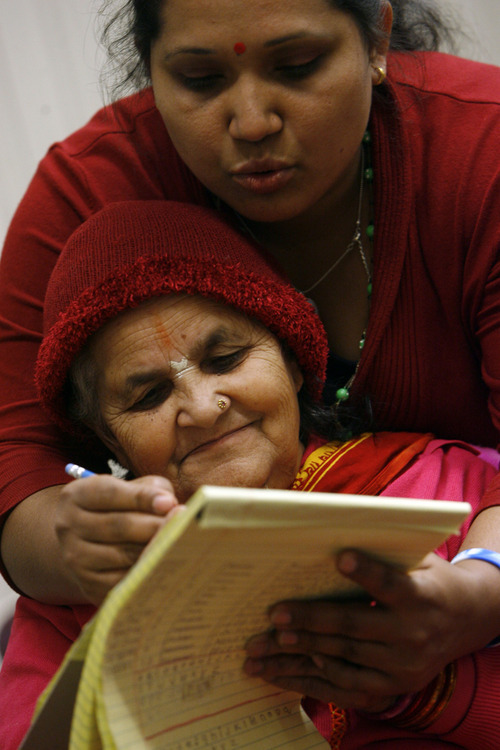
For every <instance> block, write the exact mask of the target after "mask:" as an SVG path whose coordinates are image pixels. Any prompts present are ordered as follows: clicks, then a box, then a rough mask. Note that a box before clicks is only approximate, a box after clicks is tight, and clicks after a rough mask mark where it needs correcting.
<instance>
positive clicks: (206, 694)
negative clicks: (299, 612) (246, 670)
mask: <svg viewBox="0 0 500 750" xmlns="http://www.w3.org/2000/svg"><path fill="white" fill-rule="evenodd" d="M468 513H470V506H469V505H468V504H467V503H452V502H444V501H430V500H409V499H397V498H382V497H368V496H358V495H356V496H353V495H343V494H327V493H303V494H302V493H297V492H291V491H287V490H284V491H281V490H249V489H236V488H230V487H202V488H201V489H200V490H199V491H198V492H197V493H196V494H195V495H194V496H193V497H192V498H191V500H190V501H189V502H188V504H187V511H186V512H184V513H181V514H179V515H178V516H177V517H176V518H175V519H174V520H173V521H172V522H171V523H169V524H168V525H166V526H165V527H164V528H163V529H162V531H161V532H160V533H159V534H158V535H157V537H156V538H155V540H154V541H153V543H152V544H151V545H150V546H149V548H148V549H147V551H146V553H145V554H144V555H143V557H142V558H141V559H140V561H139V562H138V563H137V564H136V565H135V566H134V567H133V568H132V570H131V571H130V573H129V574H128V575H127V577H126V578H125V579H124V580H123V581H122V582H121V583H120V584H119V585H118V586H117V587H116V588H115V589H114V590H113V591H112V592H111V593H110V594H109V596H108V597H107V599H106V601H105V602H104V604H103V605H102V607H101V608H100V610H99V612H98V613H97V615H96V616H95V618H94V619H93V620H92V622H91V623H89V624H88V625H87V627H86V628H85V629H84V631H83V633H82V635H81V637H80V639H79V640H78V641H77V642H76V643H75V644H74V646H73V647H72V649H71V650H70V652H69V653H68V655H67V657H66V659H65V662H64V664H63V666H62V667H61V669H60V670H59V672H58V674H57V675H56V677H55V678H54V680H53V681H52V683H51V685H50V686H49V688H48V689H47V691H46V692H45V694H44V696H43V697H42V699H41V701H40V702H39V707H38V712H37V718H36V720H35V721H34V723H33V726H32V728H31V730H30V732H29V733H28V736H27V738H26V739H25V741H24V743H23V746H22V748H23V750H35V749H36V750H45V748H47V750H49V748H50V750H58V748H68V747H69V748H70V750H94V748H95V749H96V750H97V749H98V748H105V749H106V750H112V749H115V748H119V750H143V749H144V748H148V749H149V748H151V749H154V750H160V749H161V750H194V749H196V750H203V749H204V748H205V749H206V750H209V749H210V750H229V749H231V750H234V749H241V750H243V749H245V750H276V749H277V748H287V749H288V748H294V750H310V749H312V748H323V747H327V746H328V745H327V743H325V741H324V740H323V739H322V738H321V737H320V735H319V734H318V733H317V732H316V730H315V729H314V727H313V725H312V724H311V722H310V721H309V719H308V718H307V717H306V716H305V715H304V714H303V712H302V710H301V708H300V696H299V695H297V694H295V693H289V692H284V691H280V690H278V689H277V688H274V687H273V686H271V685H268V684H266V683H265V682H263V681H262V680H260V679H258V678H249V677H246V676H245V675H244V674H243V673H242V663H243V658H244V654H243V645H244V643H245V641H246V639H247V638H248V637H249V636H251V635H253V634H255V633H258V632H259V631H261V630H264V629H266V628H267V627H268V621H267V619H266V616H265V613H266V609H267V607H268V606H269V605H270V604H272V603H273V602H275V601H277V600H279V599H282V598H288V597H295V598H297V597H316V596H321V597H329V596H333V595H336V596H353V595H359V591H358V592H357V591H356V590H355V589H354V588H353V586H352V584H350V583H349V582H348V581H346V579H343V578H342V577H341V576H340V575H339V574H338V573H337V571H336V569H335V564H334V556H335V553H336V552H337V551H339V550H340V549H342V548H345V547H356V548H358V549H362V550H365V551H366V552H368V553H370V554H372V555H375V556H377V557H379V558H382V559H384V560H388V561H391V562H393V563H396V564H398V565H400V566H402V567H403V568H409V567H411V566H413V565H415V564H416V563H417V562H419V560H420V559H421V558H422V557H423V556H424V554H426V553H427V552H428V551H430V550H432V549H434V548H435V547H437V546H438V545H439V544H440V543H441V542H442V541H444V539H445V538H447V537H448V536H449V535H450V534H452V533H455V532H456V531H457V529H458V527H459V525H460V523H461V522H462V521H463V520H464V519H465V517H466V516H467V514H468ZM70 724H71V729H70ZM69 734H70V739H69V740H68V736H69Z"/></svg>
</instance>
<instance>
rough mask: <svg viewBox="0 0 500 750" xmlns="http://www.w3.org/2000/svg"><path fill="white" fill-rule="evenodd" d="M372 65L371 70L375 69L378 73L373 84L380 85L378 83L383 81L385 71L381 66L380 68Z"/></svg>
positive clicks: (385, 75) (385, 76)
mask: <svg viewBox="0 0 500 750" xmlns="http://www.w3.org/2000/svg"><path fill="white" fill-rule="evenodd" d="M372 67H373V70H376V71H377V73H378V78H377V81H376V83H375V86H380V84H381V83H383V82H384V81H385V79H386V78H387V73H386V72H385V70H384V69H383V68H381V67H380V66H378V65H373V66H372Z"/></svg>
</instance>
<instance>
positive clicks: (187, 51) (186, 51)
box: [163, 31, 320, 60]
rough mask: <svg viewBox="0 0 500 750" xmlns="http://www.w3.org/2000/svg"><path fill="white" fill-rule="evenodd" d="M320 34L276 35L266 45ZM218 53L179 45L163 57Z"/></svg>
mask: <svg viewBox="0 0 500 750" xmlns="http://www.w3.org/2000/svg"><path fill="white" fill-rule="evenodd" d="M319 36H320V35H319V34H314V33H312V32H309V31H298V32H297V33H296V34H286V35H285V36H280V37H276V39H270V40H269V41H267V42H264V47H265V48H266V49H268V48H270V47H277V46H279V45H280V44H286V43H287V42H293V41H295V40H297V39H305V38H312V37H319ZM215 54H217V50H215V49H210V48H208V47H178V48H177V49H174V50H172V52H167V53H166V54H165V55H164V57H163V59H164V60H170V59H171V58H172V57H176V56H177V55H200V56H201V55H215Z"/></svg>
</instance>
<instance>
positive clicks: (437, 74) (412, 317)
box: [0, 53, 500, 516]
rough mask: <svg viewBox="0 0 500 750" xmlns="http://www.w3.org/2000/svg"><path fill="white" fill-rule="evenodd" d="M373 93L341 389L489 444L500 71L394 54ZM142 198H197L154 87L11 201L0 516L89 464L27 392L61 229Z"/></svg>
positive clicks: (493, 413)
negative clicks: (353, 336) (356, 286)
mask: <svg viewBox="0 0 500 750" xmlns="http://www.w3.org/2000/svg"><path fill="white" fill-rule="evenodd" d="M382 89H383V90H384V93H383V94H382V95H381V94H380V93H377V94H376V95H375V98H374V104H373V110H372V117H371V129H372V134H373V161H374V168H375V183H374V185H375V222H376V233H375V248H374V252H375V259H374V263H375V269H374V293H373V299H372V309H371V314H370V323H369V327H368V332H367V343H366V346H365V348H364V350H363V356H362V360H361V365H360V368H359V372H358V376H357V378H356V382H355V388H354V392H359V391H360V390H363V391H364V392H366V393H368V394H369V395H370V396H371V398H372V403H373V405H374V411H375V417H376V427H377V428H383V429H396V430H399V429H406V430H413V431H425V432H427V431H431V432H434V433H435V434H436V435H437V436H439V437H450V438H462V439H464V440H467V441H469V442H473V443H479V444H482V445H496V444H497V442H498V430H499V427H500V262H499V260H498V258H497V257H496V256H497V251H498V247H499V245H500V222H499V221H498V215H499V207H500V200H499V186H498V182H499V181H498V168H497V163H498V154H499V153H500V128H499V127H498V122H499V101H500V71H499V69H498V68H495V67H493V66H487V65H480V64H477V63H471V62H468V61H465V60H461V59H459V58H454V57H450V56H446V55H441V54H438V53H415V54H392V55H391V56H390V59H389V65H388V83H387V84H384V86H383V87H380V89H378V91H379V92H380V90H382ZM142 198H144V199H162V198H165V199H176V200H181V201H183V200H184V201H192V202H196V203H208V202H209V198H208V196H207V194H206V191H205V190H204V188H203V187H202V186H201V185H200V183H199V182H198V181H197V180H196V179H195V178H194V177H193V175H192V174H191V173H190V172H189V171H188V169H187V168H186V167H185V166H184V164H183V163H182V162H181V161H180V159H179V157H178V155H177V153H176V152H175V150H174V148H173V146H172V143H171V142H170V139H169V137H168V135H167V133H166V131H165V128H164V126H163V123H162V121H161V119H160V116H159V114H158V112H157V110H156V108H155V106H154V102H153V97H152V93H151V91H146V92H144V93H142V94H138V95H135V96H132V97H130V98H128V99H124V100H122V101H120V102H118V103H117V104H116V105H114V106H113V107H108V108H106V109H103V110H101V111H100V112H99V113H97V115H96V116H95V117H94V118H93V119H92V120H91V121H90V122H89V123H88V124H87V125H86V126H85V127H84V128H82V129H81V130H80V131H78V132H77V133H75V134H73V135H72V136H70V137H69V138H68V139H66V140H65V141H63V142H62V143H58V144H56V145H54V146H53V147H52V148H51V149H50V151H49V153H48V155H47V156H46V157H45V159H44V160H43V161H42V162H41V164H40V166H39V168H38V171H37V172H36V174H35V177H34V179H33V181H32V183H31V185H30V186H29V188H28V191H27V193H26V196H25V197H24V199H23V201H22V202H21V205H20V206H19V209H18V211H17V212H16V215H15V217H14V219H13V222H12V225H11V228H10V231H9V233H8V236H7V240H6V245H5V249H4V251H3V254H2V256H1V260H0V351H1V353H2V354H1V357H0V516H1V514H4V513H5V512H6V511H7V510H8V509H10V508H12V507H13V506H14V505H15V504H17V503H18V502H19V501H21V500H22V499H23V498H24V497H26V496H27V495H30V494H31V493H33V492H36V491H38V490H40V489H42V488H44V487H47V486H50V485H53V484H58V483H63V482H65V481H66V480H67V477H66V476H65V474H64V470H63V467H64V465H65V463H66V462H67V461H76V462H80V463H82V464H83V465H90V466H91V467H92V468H95V469H99V468H100V465H99V462H98V460H97V459H95V461H94V460H93V459H92V458H91V457H89V455H82V449H81V447H80V446H78V445H72V444H71V442H70V441H69V440H68V438H67V436H63V435H61V434H60V433H59V432H58V431H57V429H56V428H55V427H54V426H52V425H50V423H49V420H48V419H47V417H46V416H45V415H44V413H43V412H42V411H41V410H40V408H39V406H38V404H37V402H36V397H35V392H34V387H33V382H32V372H33V363H34V361H35V358H36V353H37V349H38V345H39V342H40V337H41V330H42V306H43V297H44V291H45V288H46V284H47V280H48V278H49V276H50V273H51V270H52V268H53V266H54V263H55V261H56V258H57V255H58V253H59V252H60V250H61V248H62V247H63V245H64V243H65V241H66V240H67V238H68V236H69V235H70V233H71V232H72V231H73V230H74V229H75V228H76V227H77V226H78V225H79V224H80V223H81V222H82V221H84V220H85V219H86V218H87V217H88V216H89V215H90V214H92V213H94V212H95V211H97V210H98V209H100V208H101V207H102V206H103V205H105V204H107V203H110V202H112V201H121V200H127V199H142ZM498 497H499V498H500V492H499V493H498ZM493 502H496V500H495V499H494V500H493Z"/></svg>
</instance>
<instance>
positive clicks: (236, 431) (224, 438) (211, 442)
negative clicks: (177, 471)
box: [179, 422, 254, 466]
mask: <svg viewBox="0 0 500 750" xmlns="http://www.w3.org/2000/svg"><path fill="white" fill-rule="evenodd" d="M253 424H254V423H253V422H250V423H249V424H245V425H243V426H242V427H237V428H236V429H234V430H230V431H229V432H225V433H223V434H222V435H219V436H218V437H216V438H213V439H212V440H207V441H206V442H204V443H201V444H200V445H197V446H196V447H195V448H192V449H191V450H190V451H188V452H187V453H186V454H185V455H184V456H183V457H182V458H181V460H180V461H179V466H181V465H182V464H183V463H184V461H186V459H187V458H190V457H191V456H193V455H195V454H197V453H203V452H204V451H206V450H210V448H212V447H214V446H216V445H217V446H219V445H222V444H223V443H225V442H227V441H229V440H230V439H231V438H232V437H235V436H236V435H238V434H239V433H241V432H243V430H246V429H247V427H251V426H252V425H253Z"/></svg>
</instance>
